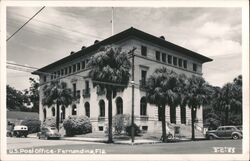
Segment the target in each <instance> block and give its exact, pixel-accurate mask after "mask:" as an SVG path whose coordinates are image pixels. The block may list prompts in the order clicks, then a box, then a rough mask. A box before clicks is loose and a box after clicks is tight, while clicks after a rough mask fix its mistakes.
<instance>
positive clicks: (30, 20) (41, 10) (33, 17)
mask: <svg viewBox="0 0 250 161" xmlns="http://www.w3.org/2000/svg"><path fill="white" fill-rule="evenodd" d="M44 8H45V6H43V7H42V8H41V9H40V10H39V11H37V12H36V13H35V14H34V15H33V16H32V17H31V18H30V19H29V20H28V21H27V22H25V23H24V24H23V25H22V26H21V27H20V28H19V29H18V30H17V31H16V32H14V33H13V34H12V35H11V36H10V37H9V38H7V40H6V41H9V40H10V39H11V38H12V37H13V36H14V35H15V34H16V33H18V32H19V31H20V30H21V29H22V28H23V27H24V26H25V25H26V24H27V23H29V22H30V21H31V20H32V19H33V18H34V17H35V16H36V15H38V13H40V12H41V11H42V10H43V9H44Z"/></svg>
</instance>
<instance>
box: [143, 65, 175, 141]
mask: <svg viewBox="0 0 250 161" xmlns="http://www.w3.org/2000/svg"><path fill="white" fill-rule="evenodd" d="M146 84H147V85H146V97H147V101H148V102H149V103H150V104H153V105H156V106H157V107H158V108H159V111H160V113H159V114H160V115H161V121H162V141H163V142H166V141H167V136H166V118H165V108H166V105H168V106H170V107H172V106H174V107H176V105H177V100H178V93H177V92H178V89H177V87H178V75H177V74H176V73H175V72H174V71H172V70H168V69H167V68H165V67H162V68H159V69H156V70H155V72H154V73H153V74H152V75H151V76H150V77H149V78H148V80H147V83H146Z"/></svg>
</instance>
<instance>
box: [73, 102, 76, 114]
mask: <svg viewBox="0 0 250 161" xmlns="http://www.w3.org/2000/svg"><path fill="white" fill-rule="evenodd" d="M72 115H76V105H75V104H73V106H72Z"/></svg>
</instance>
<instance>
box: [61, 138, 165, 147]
mask: <svg viewBox="0 0 250 161" xmlns="http://www.w3.org/2000/svg"><path fill="white" fill-rule="evenodd" d="M61 140H70V141H86V142H99V143H100V142H101V143H106V142H107V140H108V138H85V137H62V138H61ZM113 141H114V143H113V144H127V145H131V144H132V142H131V140H118V139H113ZM156 143H161V141H157V140H148V139H136V140H135V141H134V143H133V145H138V144H156Z"/></svg>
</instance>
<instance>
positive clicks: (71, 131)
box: [63, 116, 92, 136]
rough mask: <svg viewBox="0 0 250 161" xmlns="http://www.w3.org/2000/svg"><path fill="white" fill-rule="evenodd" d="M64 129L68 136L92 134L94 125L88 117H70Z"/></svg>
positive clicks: (64, 122) (65, 122) (64, 124)
mask: <svg viewBox="0 0 250 161" xmlns="http://www.w3.org/2000/svg"><path fill="white" fill-rule="evenodd" d="M63 127H64V129H65V131H66V135H67V136H74V135H79V134H86V133H91V132H92V125H91V123H90V120H89V118H88V117H87V116H69V117H68V118H67V119H65V120H64V121H63Z"/></svg>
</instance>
